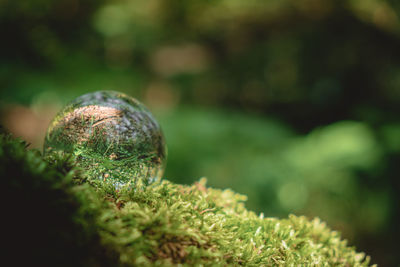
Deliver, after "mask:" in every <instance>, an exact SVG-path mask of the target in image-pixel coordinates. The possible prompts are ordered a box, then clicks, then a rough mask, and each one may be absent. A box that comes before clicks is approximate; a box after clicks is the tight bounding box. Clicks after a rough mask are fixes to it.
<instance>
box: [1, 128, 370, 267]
mask: <svg viewBox="0 0 400 267" xmlns="http://www.w3.org/2000/svg"><path fill="white" fill-rule="evenodd" d="M25 147H26V145H25V143H23V142H22V141H16V140H12V139H11V138H10V137H9V136H5V135H2V136H1V138H0V173H1V176H2V178H1V180H2V183H3V188H4V191H3V192H5V194H2V196H3V202H2V203H3V204H4V206H5V208H4V209H3V214H2V218H3V222H5V225H6V226H5V228H3V229H5V233H6V234H5V235H4V238H3V239H2V240H3V245H5V246H6V247H7V251H6V255H7V257H8V259H4V260H12V262H14V264H13V265H14V266H22V265H26V264H28V265H30V266H34V265H35V266H36V265H40V266H50V265H51V266H135V265H138V266H143V265H144V266H146V265H155V266H159V265H161V266H165V265H175V264H183V265H188V266H191V265H205V266H208V265H217V266H219V265H223V266H226V265H246V266H299V265H300V266H369V258H368V257H365V255H364V254H363V253H356V251H355V249H354V248H351V247H348V246H347V244H346V241H343V240H341V238H340V235H339V234H338V233H337V232H335V231H331V230H330V229H329V228H328V227H327V226H326V225H325V224H324V223H323V222H321V221H320V220H319V219H313V220H308V219H307V218H305V217H296V216H289V218H287V219H276V218H264V217H263V215H259V216H258V215H256V214H255V213H253V212H251V211H248V210H246V208H245V206H244V204H243V202H244V201H245V199H246V197H245V196H242V195H239V194H236V193H234V192H232V191H231V190H223V191H222V190H217V189H212V188H207V187H206V180H205V179H201V180H200V181H199V182H197V183H195V184H194V185H192V186H183V185H178V184H174V183H171V182H169V181H162V182H158V183H154V184H151V185H149V186H145V185H143V184H142V183H141V182H140V181H139V182H137V183H136V184H135V186H129V185H128V186H126V187H123V188H121V189H119V190H115V188H114V187H113V185H112V183H109V182H107V180H106V181H103V180H98V179H96V178H94V177H93V176H88V175H87V174H85V173H84V172H83V171H81V170H79V169H77V168H75V167H74V160H73V159H71V158H70V156H68V155H59V156H51V157H48V158H46V159H43V158H42V157H41V155H40V153H39V152H37V151H27V150H26V148H25ZM97 177H98V176H97Z"/></svg>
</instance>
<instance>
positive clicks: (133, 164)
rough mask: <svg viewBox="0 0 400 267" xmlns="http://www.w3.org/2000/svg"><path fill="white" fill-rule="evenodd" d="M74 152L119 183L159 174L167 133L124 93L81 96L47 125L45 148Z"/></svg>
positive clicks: (89, 166) (83, 163)
mask: <svg viewBox="0 0 400 267" xmlns="http://www.w3.org/2000/svg"><path fill="white" fill-rule="evenodd" d="M59 151H62V152H67V153H72V154H74V155H75V156H76V158H77V163H78V165H79V166H81V167H82V168H83V169H86V170H87V171H88V173H89V174H91V175H92V176H93V175H94V176H96V178H99V179H101V180H102V181H110V182H111V183H113V184H114V185H116V186H120V185H124V184H127V183H128V182H136V181H137V179H142V180H143V181H144V182H145V183H147V184H148V183H151V182H153V181H155V180H158V179H161V177H162V175H163V172H164V169H165V164H166V158H167V150H166V144H165V139H164V135H163V133H162V131H161V128H160V125H159V124H158V122H157V121H156V120H155V119H154V117H153V115H152V114H151V113H150V111H149V110H148V109H147V108H146V107H145V106H144V105H143V104H142V103H140V102H139V101H138V100H136V99H135V98H132V97H130V96H128V95H125V94H123V93H119V92H114V91H99V92H93V93H88V94H85V95H82V96H80V97H78V98H76V99H75V100H73V101H72V102H70V103H69V104H68V105H67V106H66V107H65V108H64V109H62V110H61V111H60V112H59V113H58V114H57V115H56V117H55V118H54V119H53V121H52V122H51V123H50V126H49V128H48V130H47V133H46V137H45V142H44V148H43V152H44V154H45V155H48V154H51V153H53V152H59Z"/></svg>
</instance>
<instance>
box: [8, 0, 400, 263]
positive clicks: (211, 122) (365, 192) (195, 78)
mask: <svg viewBox="0 0 400 267" xmlns="http://www.w3.org/2000/svg"><path fill="white" fill-rule="evenodd" d="M399 15H400V4H399V3H398V1H393V0H350V1H337V0H281V1H276V0H272V1H262V0H246V1H244V0H242V1H239V0H217V1H192V0H186V1H171V0H149V1H139V0H114V1H111V0H102V1H94V0H60V1H50V0H40V1H39V0H35V1H34V0H26V1H12V0H3V1H0V23H1V27H0V36H1V38H2V41H1V42H0V88H1V91H0V105H1V107H2V122H3V123H4V124H5V125H6V127H7V126H8V128H12V127H11V126H10V125H11V123H10V120H11V121H15V120H16V119H15V118H18V116H17V117H15V116H11V115H10V114H14V113H15V112H14V111H13V110H14V109H12V106H10V104H12V103H14V104H23V105H27V106H30V107H31V109H32V110H33V112H34V113H35V114H36V115H35V116H36V117H35V116H33V117H32V118H37V117H39V118H40V117H43V114H50V112H43V110H44V109H43V106H50V104H53V105H54V104H57V103H65V102H66V101H67V100H71V99H73V98H75V97H77V96H78V95H81V94H83V93H86V92H89V91H95V90H104V89H106V90H118V91H123V92H126V93H128V94H130V95H132V96H134V97H137V98H139V99H141V100H143V101H144V102H146V104H147V105H148V106H149V107H150V108H151V109H152V110H153V111H154V112H155V113H156V115H157V117H158V118H159V119H160V122H161V125H162V126H163V128H164V131H165V135H166V137H167V143H168V146H169V162H168V166H167V172H166V177H167V178H168V179H171V180H173V181H175V182H181V183H192V182H193V181H195V180H196V179H198V178H199V177H201V176H206V177H208V179H209V183H210V185H212V186H215V187H219V188H226V187H231V188H232V189H234V190H235V191H237V192H239V193H243V194H247V195H248V196H249V200H248V204H247V205H248V207H249V208H250V209H254V210H256V211H258V212H264V213H265V215H266V216H285V215H287V214H288V213H296V214H305V215H308V216H310V217H313V216H319V217H321V218H322V219H323V220H326V221H328V223H329V224H330V225H331V226H332V227H333V228H335V229H338V230H340V231H343V232H344V236H345V237H346V238H349V239H350V240H351V242H353V243H354V244H356V245H357V246H358V247H359V248H360V249H361V250H364V251H366V252H367V253H368V254H370V255H372V258H373V259H374V260H376V262H377V263H380V264H382V265H394V263H395V262H396V260H397V261H398V260H399V259H396V256H395V255H396V253H397V251H396V249H395V247H396V241H395V240H396V238H394V236H396V237H400V236H399V230H398V227H397V225H398V223H399V222H400V220H399V212H398V211H399V203H400V197H399V195H400V194H399V188H400V183H399V181H398V173H399V171H400V170H399V168H400V167H398V166H399V165H400V164H399V160H400V141H399V140H400V137H399V136H400V122H399V119H398V116H399V107H400V89H399V88H400V79H399V77H400V68H399V66H400V50H399V49H398V47H400V38H399V37H400V20H399ZM55 106H57V105H55ZM41 107H42V108H41ZM13 112H14V113H13ZM40 112H42V113H40ZM24 114H25V113H24ZM41 114H42V115H41ZM10 118H11V119H10ZM17 124H18V123H17ZM25 124H26V123H23V122H22V121H21V122H19V125H25ZM27 127H28V126H25V127H22V129H23V131H26V130H27ZM23 131H22V132H23ZM35 132H36V133H37V135H38V137H37V138H36V139H34V140H41V139H42V137H41V136H40V133H41V132H40V131H39V130H35ZM34 144H35V143H34ZM36 145H38V143H36ZM188 177H190V178H191V180H188V179H189V178H188ZM391 240H393V241H391Z"/></svg>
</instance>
